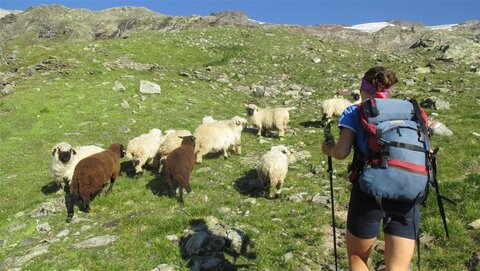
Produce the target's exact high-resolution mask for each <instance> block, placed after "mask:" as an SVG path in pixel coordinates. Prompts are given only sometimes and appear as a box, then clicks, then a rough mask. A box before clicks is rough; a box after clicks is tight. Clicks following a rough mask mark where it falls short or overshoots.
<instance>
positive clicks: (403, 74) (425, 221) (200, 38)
mask: <svg viewBox="0 0 480 271" xmlns="http://www.w3.org/2000/svg"><path fill="white" fill-rule="evenodd" d="M267 32H268V33H269V34H267ZM95 43H96V44H98V45H99V49H97V50H96V51H94V52H91V51H87V50H83V48H84V47H86V46H87V45H88V43H73V42H68V41H67V42H59V43H45V44H42V45H45V46H46V47H48V48H50V49H46V47H41V46H36V47H33V48H32V49H27V48H26V42H24V43H20V44H19V45H18V49H19V60H18V62H17V63H16V64H15V65H16V66H17V67H22V66H29V65H32V64H37V63H39V62H41V61H42V60H43V59H45V58H46V57H48V56H50V55H55V56H56V57H58V58H59V59H61V60H62V61H63V62H64V63H66V64H67V65H68V67H67V69H66V72H65V71H64V72H62V73H56V72H52V73H48V74H40V73H36V74H35V75H33V76H32V77H29V78H27V79H24V80H18V81H17V82H16V90H15V93H13V94H11V95H8V96H4V97H1V98H0V112H1V114H0V139H1V141H0V180H1V182H0V204H1V207H2V208H0V221H4V223H2V224H1V225H0V239H4V240H5V239H6V240H7V243H6V244H5V245H4V249H2V250H1V252H0V259H3V258H6V257H7V256H12V255H17V256H18V255H23V253H24V252H26V251H27V250H28V249H29V248H30V247H31V246H33V245H36V244H37V243H38V241H39V239H38V238H40V237H38V236H37V237H34V238H37V240H36V241H35V242H34V243H33V245H22V241H23V240H25V239H27V238H29V237H32V236H34V233H35V223H36V222H35V220H34V219H32V218H29V217H28V215H27V216H23V217H21V218H19V219H15V218H14V214H16V213H18V212H20V211H25V212H26V213H27V214H28V213H29V211H30V210H31V209H33V208H34V207H35V206H36V205H37V204H39V203H40V202H43V201H45V200H47V199H49V198H54V197H55V196H54V195H53V194H47V195H45V194H43V193H42V192H41V188H42V186H44V185H45V184H47V183H48V182H49V181H50V176H49V174H48V164H49V159H50V151H51V147H52V146H53V145H54V144H55V143H57V142H60V141H67V142H69V143H71V144H74V145H84V144H96V143H97V144H103V145H104V146H108V145H109V144H110V143H112V142H117V141H118V142H122V143H124V144H126V143H127V142H128V140H129V139H131V138H133V137H135V136H137V135H139V134H141V133H144V132H146V131H148V130H149V129H150V128H153V127H158V128H160V129H162V130H166V129H169V128H175V129H182V128H185V129H189V130H194V129H195V127H196V126H197V125H198V123H199V122H200V120H201V118H202V117H203V116H204V115H212V116H214V117H215V118H216V119H225V118H230V117H231V116H233V115H234V114H243V111H244V108H243V103H244V102H245V101H246V100H248V99H250V97H247V96H245V95H244V94H241V93H237V92H233V91H231V90H229V88H228V87H227V85H225V84H222V83H212V84H214V85H215V86H216V87H215V88H216V89H213V88H212V87H211V86H210V85H209V83H207V82H204V81H200V80H196V79H193V78H185V77H181V76H179V75H178V73H179V72H181V71H186V72H188V73H190V74H193V72H192V71H194V70H199V71H201V72H202V73H203V74H205V75H207V76H209V77H211V78H212V79H216V78H218V76H219V75H220V74H226V75H228V76H229V77H230V81H231V82H232V83H233V84H234V85H237V84H238V85H240V84H243V85H246V86H250V85H251V84H260V85H265V86H270V85H273V84H276V83H278V81H279V80H280V79H279V76H278V75H279V74H286V75H287V76H288V79H287V80H286V81H285V82H286V83H287V84H291V83H296V84H302V85H304V86H308V87H311V88H312V89H314V90H315V91H316V92H315V93H314V95H313V96H312V98H311V99H310V100H308V101H306V102H304V103H303V104H302V105H300V104H299V103H298V102H296V101H295V102H293V103H291V105H294V106H296V107H298V108H299V110H297V111H294V113H293V114H292V120H291V127H292V128H293V129H295V130H296V131H297V136H289V137H287V138H286V139H285V141H284V142H282V143H283V144H288V145H289V146H291V147H293V148H295V149H296V150H298V151H300V150H308V151H310V152H311V154H312V158H309V159H307V160H304V161H301V162H298V163H296V164H294V165H291V167H290V171H289V174H288V178H287V181H286V187H287V188H288V189H287V190H286V191H285V192H284V197H283V198H282V199H279V200H274V201H272V200H266V199H263V198H258V199H257V204H253V205H252V204H249V203H245V201H244V200H245V199H246V198H248V196H245V195H241V194H239V193H238V192H237V191H236V190H235V189H234V188H233V186H232V184H233V182H234V181H235V180H238V179H240V178H242V177H245V176H246V174H247V173H248V172H249V170H251V168H252V167H249V166H246V165H243V164H241V163H240V162H241V160H242V158H243V157H244V156H245V155H247V154H252V153H254V156H255V155H260V154H261V153H262V152H264V151H266V150H268V149H269V144H259V143H258V139H257V137H256V136H255V135H253V134H250V133H243V135H242V136H243V145H244V146H243V155H242V156H237V155H231V156H230V159H229V160H226V161H224V160H223V159H220V158H218V159H217V158H213V159H205V160H204V163H203V164H201V165H197V166H196V168H195V170H194V174H193V177H192V187H193V191H194V193H192V194H189V195H187V196H186V205H185V206H184V207H181V206H179V205H178V204H177V203H176V201H174V200H171V199H169V198H168V197H158V196H156V195H154V194H153V193H152V191H151V190H150V189H149V187H150V186H151V185H152V184H157V183H158V182H159V180H158V179H156V178H155V176H154V175H153V174H151V173H146V174H144V176H143V177H142V178H140V179H138V180H135V179H130V178H128V177H127V176H122V177H121V178H120V179H119V180H118V182H117V184H116V187H115V191H114V193H112V194H110V195H109V196H107V197H98V198H96V199H95V201H94V202H93V204H92V213H89V214H84V213H80V212H77V214H78V216H79V217H82V218H88V219H91V220H92V221H91V222H81V223H78V224H66V223H65V217H66V215H65V213H58V214H56V215H53V216H48V217H43V218H40V219H39V220H40V222H41V223H43V222H49V224H50V225H51V226H52V229H53V230H52V235H56V234H57V233H58V232H60V231H61V230H63V229H65V228H68V229H70V232H71V233H70V236H69V237H68V238H67V239H66V240H62V241H60V242H57V243H54V244H52V245H51V246H50V248H49V253H48V254H45V255H42V256H40V257H37V258H35V259H34V260H33V261H32V262H31V263H30V264H29V265H27V266H26V267H25V269H28V270H30V269H31V270H34V269H35V270H40V269H43V270H52V269H56V270H66V269H69V268H74V269H81V270H106V269H109V270H114V269H116V270H150V269H152V268H153V267H155V266H156V265H158V264H160V263H169V264H175V265H177V266H180V267H181V268H180V270H187V269H188V268H187V265H188V264H187V262H186V261H184V260H183V259H181V256H180V252H179V247H178V245H177V244H175V243H173V242H170V241H168V240H167V239H166V238H165V236H167V235H171V234H176V235H177V236H181V235H182V231H183V230H184V229H186V228H188V225H189V222H190V221H191V220H192V219H195V218H200V217H205V216H208V215H214V216H217V217H219V218H221V219H223V220H224V221H225V222H227V223H229V224H230V225H237V226H239V227H240V228H242V229H244V230H245V231H246V232H247V233H248V235H249V236H250V237H251V238H252V239H253V240H254V242H255V244H256V246H255V248H254V250H253V252H254V253H255V255H256V258H255V259H246V258H244V257H241V258H240V259H239V260H238V262H237V263H238V264H246V265H248V266H250V268H249V269H250V270H264V269H266V268H269V269H273V270H294V269H295V268H296V267H299V266H302V265H304V264H307V265H309V266H310V267H311V268H313V269H315V268H316V267H318V266H319V265H322V264H324V263H331V262H332V258H331V257H330V256H325V255H324V252H323V249H321V248H319V246H320V245H321V243H322V233H320V232H319V231H318V228H320V227H322V226H323V225H328V224H329V223H330V222H329V221H330V216H329V210H328V209H327V208H325V207H323V206H315V205H312V204H310V203H307V202H302V203H294V202H291V201H287V200H285V198H286V196H288V195H291V194H294V193H297V192H308V193H309V194H310V195H313V194H315V193H317V192H318V193H323V194H325V195H328V194H327V190H328V179H327V178H328V176H327V175H326V172H323V173H321V174H320V175H316V176H315V177H313V178H304V177H302V176H303V175H304V174H306V173H308V172H309V170H310V166H311V165H320V164H321V163H322V162H323V161H325V160H326V157H324V156H323V155H321V154H320V151H319V144H320V142H321V140H322V135H321V132H322V131H321V130H319V129H314V128H309V129H306V128H303V127H302V126H300V124H299V123H300V122H302V121H307V120H312V119H316V118H318V116H317V114H318V111H317V109H316V107H315V106H314V101H315V100H316V99H321V98H324V97H327V96H329V95H331V93H332V92H333V91H334V90H335V89H338V88H344V87H350V86H351V85H352V84H355V83H356V82H357V80H358V77H359V76H361V74H362V73H363V72H364V71H365V70H366V69H367V68H368V67H370V66H372V65H377V64H380V65H384V66H387V67H389V68H392V69H393V70H395V71H397V72H398V75H399V77H400V78H401V79H405V78H415V79H417V80H418V83H417V84H416V85H415V86H413V90H415V91H417V92H416V93H418V94H415V95H414V96H418V97H419V98H422V97H427V96H429V93H426V90H429V89H430V88H432V87H441V86H444V85H445V86H448V87H450V88H451V89H454V90H456V91H458V92H457V93H456V94H455V95H448V96H447V97H448V99H449V101H450V103H451V104H452V109H451V110H449V111H440V112H439V114H440V120H441V121H442V122H444V123H446V124H447V126H449V127H450V128H451V129H452V130H453V131H454V132H455V134H456V136H455V137H450V138H441V137H435V139H434V144H435V145H439V146H441V147H442V151H441V154H440V158H439V160H440V161H439V163H440V169H439V176H440V178H441V181H442V189H443V191H444V192H445V194H446V195H447V196H450V197H453V198H455V199H456V200H458V202H459V205H458V206H457V207H455V208H453V207H451V206H447V214H448V219H449V222H450V226H451V231H452V233H451V235H452V238H451V239H450V240H445V239H443V238H442V236H443V235H444V233H443V229H442V224H441V220H440V217H439V216H438V215H437V209H436V203H435V201H434V197H431V198H430V201H429V204H428V207H427V208H423V209H422V211H423V214H424V215H423V218H422V228H423V231H424V232H426V233H428V234H430V235H433V236H436V237H439V239H437V240H436V241H434V242H433V245H432V246H431V247H430V248H429V249H423V255H424V256H423V257H424V259H423V264H424V266H425V268H426V269H431V270H433V269H434V270H459V269H462V268H464V261H465V260H466V259H468V257H469V254H470V253H471V252H472V251H473V250H474V249H475V248H477V247H478V246H479V240H480V235H479V233H478V231H477V232H474V231H471V230H467V229H466V224H468V223H470V222H471V221H473V220H474V219H477V218H479V217H480V211H479V209H478V202H479V200H480V196H479V194H480V193H478V185H479V182H480V180H479V178H480V177H479V175H478V174H479V170H478V168H479V166H478V158H479V155H480V150H479V147H478V140H479V139H478V137H475V136H473V135H472V132H473V131H477V132H479V131H480V124H479V123H478V117H479V113H478V96H476V95H477V94H475V93H474V86H475V85H478V83H479V81H480V79H479V77H478V76H477V77H475V76H474V75H473V74H471V73H468V72H467V71H466V70H465V69H464V68H463V66H460V65H458V66H457V65H455V64H443V63H437V64H436V69H435V70H436V73H435V74H429V75H428V77H429V80H428V83H429V84H431V85H427V83H426V82H424V81H423V76H419V75H415V73H414V68H415V67H416V66H417V65H418V66H423V65H424V64H425V63H426V61H427V59H426V58H424V57H422V56H415V57H413V56H409V57H401V58H398V59H397V58H390V57H388V56H383V55H381V54H378V53H377V54H376V53H374V52H370V51H366V50H363V49H359V48H356V47H349V46H341V45H336V44H331V43H329V42H328V41H319V40H318V39H316V38H315V37H313V36H306V35H303V34H299V33H293V32H287V31H281V30H259V29H237V28H218V29H209V30H192V31H185V32H179V33H168V34H160V33H147V34H138V35H134V36H132V37H130V38H129V39H126V40H110V41H98V42H95ZM9 49H11V48H6V50H5V51H8V50H9ZM121 56H128V57H130V58H131V59H132V60H134V61H137V62H140V63H157V64H159V65H161V66H162V67H163V68H164V70H163V71H162V72H161V73H158V72H151V71H142V72H138V71H133V70H129V69H114V70H112V71H108V70H107V69H106V68H105V67H104V66H103V65H102V63H103V62H111V61H115V60H116V59H117V58H118V57H121ZM312 57H319V58H321V60H322V62H321V63H319V64H313V63H312V61H311V58H312ZM208 65H211V66H212V67H213V71H212V72H207V71H205V67H206V66H208ZM0 68H1V70H7V69H8V68H9V67H5V66H3V67H0ZM239 74H241V75H243V76H239ZM343 74H345V77H342V75H343ZM123 75H132V76H133V77H134V78H133V79H131V78H124V77H122V76H123ZM141 79H145V80H149V81H154V82H158V83H160V84H161V86H162V94H161V95H154V96H147V99H146V101H142V100H141V99H140V95H138V94H139V92H138V85H139V81H140V80H141ZM116 80H119V81H122V82H123V83H124V84H125V86H126V88H127V89H126V91H125V92H113V91H112V86H113V82H115V81H116ZM105 82H108V83H105ZM398 89H403V90H406V89H408V88H407V87H406V86H405V85H403V84H402V83H400V84H399V86H398ZM410 89H411V88H410ZM286 99H287V98H285V97H283V96H282V97H278V98H270V99H266V98H263V99H261V103H262V105H267V104H268V105H275V104H282V102H283V101H284V100H286ZM122 100H127V101H128V102H129V104H130V107H131V109H130V110H124V109H122V107H121V106H120V103H121V102H122ZM132 110H135V111H136V114H133V113H132ZM123 125H126V126H128V127H129V128H130V129H131V131H130V132H129V133H126V134H125V133H122V132H120V131H119V129H118V128H119V127H120V126H123ZM312 130H313V131H315V133H312V132H309V131H312ZM76 133H78V134H76ZM271 141H272V143H275V144H276V143H279V140H278V139H272V140H271ZM300 141H301V142H303V143H305V146H304V147H302V145H301V143H300ZM346 164H347V162H346V161H336V162H335V167H336V169H337V178H336V181H337V183H336V186H338V187H340V190H339V191H338V193H337V194H336V197H337V203H338V208H339V210H346V205H347V201H348V184H347V183H346V182H345V181H344V178H345V175H346V172H345V167H346ZM203 167H210V168H212V171H211V172H207V173H196V170H198V169H200V168H203ZM206 198H208V201H206V200H205V199H206ZM224 206H225V207H229V208H230V209H231V210H232V214H230V215H225V214H222V213H221V212H220V211H219V208H221V207H224ZM150 211H151V213H150ZM246 211H249V215H248V216H244V215H242V214H243V213H245V212H246ZM137 212H141V213H140V214H137ZM129 214H137V215H131V216H130V217H129ZM114 220H118V221H119V222H120V224H119V225H118V226H116V227H110V228H105V227H104V224H105V223H107V222H110V221H114ZM278 220H280V222H279V221H278ZM16 222H21V223H25V224H26V227H25V229H23V230H20V231H16V232H14V233H13V234H11V233H9V231H8V229H9V227H10V225H12V224H14V223H16ZM84 224H89V225H92V229H90V230H89V231H86V232H82V233H81V234H80V235H79V236H74V235H72V234H73V233H75V232H77V231H79V229H80V227H81V226H82V225H84ZM343 226H344V225H342V227H343ZM327 227H328V226H327ZM104 234H114V235H117V236H119V237H120V238H119V240H118V241H116V242H115V243H113V244H112V245H110V246H108V247H106V248H98V249H85V250H75V251H74V250H72V249H71V248H70V245H71V244H73V243H76V242H78V241H81V240H84V239H87V237H88V236H96V235H104ZM13 243H17V246H11V244H13ZM288 251H292V252H294V254H295V257H294V259H293V260H292V261H290V262H289V263H287V264H286V265H284V264H282V261H281V260H280V256H282V255H283V254H285V253H286V252H288ZM340 254H341V255H345V250H344V247H342V248H341V249H340ZM374 257H375V260H379V259H380V256H379V255H376V254H375V255H374ZM0 262H1V261H0ZM341 262H342V263H343V264H345V263H346V262H345V257H344V256H343V257H342V260H341Z"/></svg>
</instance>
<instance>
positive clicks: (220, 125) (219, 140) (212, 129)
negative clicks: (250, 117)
mask: <svg viewBox="0 0 480 271" xmlns="http://www.w3.org/2000/svg"><path fill="white" fill-rule="evenodd" d="M246 124H247V120H246V119H244V118H242V117H239V116H235V117H233V118H232V119H230V120H221V121H214V122H212V123H207V124H201V125H200V126H198V127H197V129H196V130H195V132H194V133H193V135H194V137H195V157H196V161H197V163H201V162H202V158H203V156H204V155H206V154H208V153H215V152H219V151H223V157H224V158H225V159H227V158H228V153H227V151H228V150H229V149H230V148H231V147H233V148H234V152H235V153H236V154H241V153H242V149H241V144H242V139H241V136H242V130H243V127H244V126H245V125H246Z"/></svg>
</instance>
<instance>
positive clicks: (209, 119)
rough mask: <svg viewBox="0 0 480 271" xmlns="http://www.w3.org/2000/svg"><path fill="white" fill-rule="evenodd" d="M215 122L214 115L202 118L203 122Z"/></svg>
mask: <svg viewBox="0 0 480 271" xmlns="http://www.w3.org/2000/svg"><path fill="white" fill-rule="evenodd" d="M213 122H215V120H214V119H213V117H212V116H205V117H203V119H202V124H209V123H213Z"/></svg>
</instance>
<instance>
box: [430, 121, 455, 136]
mask: <svg viewBox="0 0 480 271" xmlns="http://www.w3.org/2000/svg"><path fill="white" fill-rule="evenodd" d="M429 127H430V128H431V129H432V131H433V134H434V135H439V136H452V135H453V132H452V130H450V129H449V128H448V127H447V126H446V125H445V124H443V123H441V122H439V121H432V122H431V123H430V124H429Z"/></svg>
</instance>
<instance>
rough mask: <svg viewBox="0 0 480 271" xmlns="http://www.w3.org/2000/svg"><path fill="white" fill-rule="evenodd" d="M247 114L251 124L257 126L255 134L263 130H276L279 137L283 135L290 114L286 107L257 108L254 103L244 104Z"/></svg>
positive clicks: (259, 133)
mask: <svg viewBox="0 0 480 271" xmlns="http://www.w3.org/2000/svg"><path fill="white" fill-rule="evenodd" d="M245 106H246V107H247V109H246V111H247V115H248V116H250V119H251V121H252V122H253V125H255V126H256V127H257V128H258V133H257V135H261V134H262V132H263V131H267V130H278V131H279V133H278V135H279V136H280V137H283V136H285V129H286V128H287V124H288V121H289V120H290V114H289V113H288V111H289V109H288V108H283V107H276V108H268V107H267V108H259V107H258V106H257V105H255V104H246V105H245Z"/></svg>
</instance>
